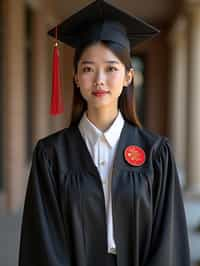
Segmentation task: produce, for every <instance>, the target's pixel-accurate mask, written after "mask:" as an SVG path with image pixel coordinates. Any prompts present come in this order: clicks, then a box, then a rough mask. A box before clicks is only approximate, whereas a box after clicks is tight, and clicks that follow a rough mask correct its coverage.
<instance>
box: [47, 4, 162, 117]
mask: <svg viewBox="0 0 200 266" xmlns="http://www.w3.org/2000/svg"><path fill="white" fill-rule="evenodd" d="M158 33H159V30H158V29H157V28H155V27H153V26H152V25H150V24H148V23H146V22H144V21H143V20H142V19H140V18H138V17H136V16H132V15H130V14H128V13H125V12H123V11H121V10H120V9H118V8H116V7H114V6H113V5H110V4H108V3H107V2H105V1H103V0H96V1H94V2H92V3H91V4H89V5H87V6H86V7H84V8H82V9H81V10H79V11H78V12H76V13H75V14H73V15H72V16H70V17H68V18H67V19H66V20H65V21H63V22H62V23H61V24H59V25H57V26H56V27H54V28H53V29H51V30H50V31H49V32H48V34H49V35H51V36H53V37H55V38H56V44H55V47H54V59H53V88H52V99H51V114H52V115H56V114H59V113H62V112H63V103H62V99H61V88H60V79H59V51H58V40H59V41H61V42H63V43H66V44H67V45H69V46H71V47H73V48H78V47H80V46H81V45H83V44H84V43H87V42H89V41H100V40H104V41H113V42H116V43H118V44H119V45H121V46H122V47H125V48H127V49H128V51H129V52H130V51H131V48H132V47H135V46H136V45H137V44H139V43H141V42H143V41H145V40H147V39H149V38H152V37H154V36H155V35H157V34H158Z"/></svg>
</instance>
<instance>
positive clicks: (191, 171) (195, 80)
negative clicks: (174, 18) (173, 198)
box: [187, 4, 200, 195]
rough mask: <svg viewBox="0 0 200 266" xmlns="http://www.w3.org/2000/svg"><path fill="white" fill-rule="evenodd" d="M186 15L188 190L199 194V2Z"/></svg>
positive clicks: (188, 9)
mask: <svg viewBox="0 0 200 266" xmlns="http://www.w3.org/2000/svg"><path fill="white" fill-rule="evenodd" d="M187 11H188V12H187V16H188V75H189V79H188V93H187V99H188V116H187V122H188V123H187V126H188V139H187V175H188V185H189V191H191V192H193V193H194V194H198V195H200V4H190V5H189V6H188V8H187Z"/></svg>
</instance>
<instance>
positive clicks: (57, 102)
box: [50, 42, 64, 115]
mask: <svg viewBox="0 0 200 266" xmlns="http://www.w3.org/2000/svg"><path fill="white" fill-rule="evenodd" d="M52 75H53V76H52V95H51V110H50V114H51V115H59V114H61V113H63V112H64V104H63V101H62V93H61V80H60V62H59V49H58V43H57V42H56V44H55V46H54V50H53V73H52Z"/></svg>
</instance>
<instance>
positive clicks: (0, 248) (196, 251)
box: [0, 198, 200, 266]
mask: <svg viewBox="0 0 200 266" xmlns="http://www.w3.org/2000/svg"><path fill="white" fill-rule="evenodd" d="M185 210H186V216H187V223H188V230H189V235H190V245H191V257H192V261H193V265H192V266H197V264H195V263H196V262H197V261H198V260H199V261H200V233H196V232H194V229H195V228H196V226H197V225H198V224H200V200H191V199H188V198H187V199H185ZM21 218H22V212H20V213H18V214H16V215H4V216H0V266H17V255H18V250H19V238H20V225H21ZM198 266H199V265H198Z"/></svg>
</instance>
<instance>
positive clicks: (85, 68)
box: [82, 67, 92, 72]
mask: <svg viewBox="0 0 200 266" xmlns="http://www.w3.org/2000/svg"><path fill="white" fill-rule="evenodd" d="M82 70H83V72H90V71H92V68H91V67H84V68H83V69H82Z"/></svg>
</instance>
